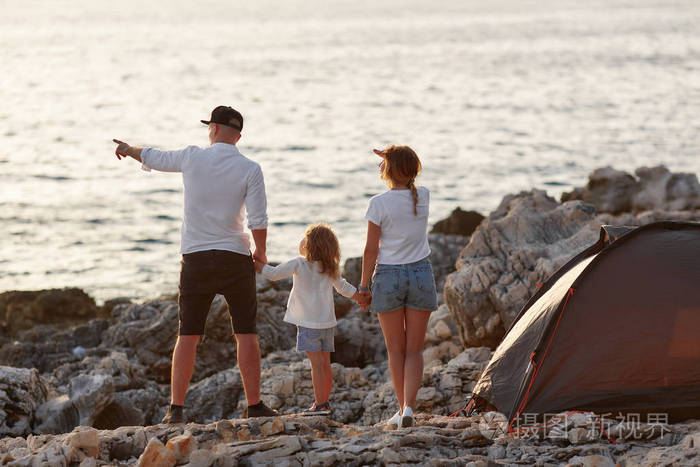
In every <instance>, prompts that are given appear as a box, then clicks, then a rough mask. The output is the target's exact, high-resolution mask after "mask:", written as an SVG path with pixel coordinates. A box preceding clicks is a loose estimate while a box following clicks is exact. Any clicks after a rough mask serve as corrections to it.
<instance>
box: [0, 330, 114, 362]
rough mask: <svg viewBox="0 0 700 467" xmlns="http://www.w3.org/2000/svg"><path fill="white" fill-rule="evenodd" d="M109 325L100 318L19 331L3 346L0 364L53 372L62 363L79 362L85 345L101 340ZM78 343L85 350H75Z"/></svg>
mask: <svg viewBox="0 0 700 467" xmlns="http://www.w3.org/2000/svg"><path fill="white" fill-rule="evenodd" d="M108 326H109V323H108V321H107V320H105V319H102V318H97V319H92V320H90V321H88V322H87V323H80V324H77V325H75V326H74V327H72V328H68V329H62V328H57V327H56V326H55V325H37V326H34V327H32V328H29V329H27V330H23V331H19V332H18V337H17V338H16V340H12V341H11V342H8V343H5V344H4V345H2V346H1V347H0V364H3V365H8V366H14V367H22V368H36V369H38V370H39V371H40V372H41V373H48V372H51V371H53V370H54V369H56V368H57V367H59V366H61V365H64V364H68V363H74V362H79V361H80V360H81V359H82V358H83V354H82V352H85V349H86V348H93V347H96V346H97V345H99V344H100V334H101V333H102V332H103V331H104V330H105V329H107V327H108ZM76 347H81V348H82V351H81V352H74V350H75V349H76Z"/></svg>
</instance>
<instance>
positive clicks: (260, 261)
mask: <svg viewBox="0 0 700 467" xmlns="http://www.w3.org/2000/svg"><path fill="white" fill-rule="evenodd" d="M253 263H254V264H255V272H262V270H263V266H265V265H266V264H267V255H266V254H265V253H259V252H258V251H257V250H256V251H255V253H253Z"/></svg>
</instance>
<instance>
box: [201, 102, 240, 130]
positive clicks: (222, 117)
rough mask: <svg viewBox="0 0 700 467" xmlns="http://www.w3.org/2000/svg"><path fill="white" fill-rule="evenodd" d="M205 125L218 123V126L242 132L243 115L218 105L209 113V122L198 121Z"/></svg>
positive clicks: (230, 108)
mask: <svg viewBox="0 0 700 467" xmlns="http://www.w3.org/2000/svg"><path fill="white" fill-rule="evenodd" d="M200 121H201V122H202V123H204V124H205V125H209V124H210V123H218V124H219V125H226V126H229V127H231V128H235V129H236V130H238V131H243V115H241V113H240V112H239V111H238V110H236V109H234V108H233V107H229V106H226V105H220V106H218V107H217V108H215V109H214V110H212V111H211V118H210V119H209V120H200Z"/></svg>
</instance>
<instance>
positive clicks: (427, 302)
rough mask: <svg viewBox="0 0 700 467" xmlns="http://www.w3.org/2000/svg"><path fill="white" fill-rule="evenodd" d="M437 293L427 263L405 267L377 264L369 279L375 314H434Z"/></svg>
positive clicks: (410, 264)
mask: <svg viewBox="0 0 700 467" xmlns="http://www.w3.org/2000/svg"><path fill="white" fill-rule="evenodd" d="M437 305H438V304H437V290H436V288H435V278H434V277H433V268H432V267H431V266H430V260H428V259H427V258H426V259H423V260H420V261H417V262H415V263H408V264H377V267H376V268H375V270H374V276H372V303H371V304H370V306H369V308H370V310H371V311H374V312H375V313H386V312H387V311H394V310H397V309H400V308H404V307H405V308H413V309H415V310H427V311H435V310H436V309H437Z"/></svg>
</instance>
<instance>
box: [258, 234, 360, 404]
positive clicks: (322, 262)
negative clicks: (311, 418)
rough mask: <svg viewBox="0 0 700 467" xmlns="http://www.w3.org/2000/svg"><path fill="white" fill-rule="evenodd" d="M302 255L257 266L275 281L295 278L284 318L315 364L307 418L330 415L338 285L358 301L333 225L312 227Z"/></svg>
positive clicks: (339, 290) (302, 243)
mask: <svg viewBox="0 0 700 467" xmlns="http://www.w3.org/2000/svg"><path fill="white" fill-rule="evenodd" d="M299 254H301V257H297V258H294V259H293V260H291V261H288V262H286V263H283V264H280V265H279V266H276V267H272V266H269V265H267V264H265V265H264V266H263V264H262V263H257V262H256V264H255V267H256V270H257V271H258V272H262V274H263V276H265V277H266V278H268V279H270V280H279V279H284V278H285V277H289V276H293V277H294V285H293V286H292V291H291V293H290V294H289V301H288V303H287V312H286V314H285V315H284V320H285V321H286V322H288V323H292V324H296V326H297V350H298V351H305V352H306V355H307V356H308V357H309V360H310V361H311V382H312V383H313V386H314V399H315V402H314V404H313V405H312V406H311V407H310V408H309V409H308V410H307V411H306V412H304V413H305V414H307V415H329V414H330V413H331V407H330V404H329V402H328V398H329V396H330V393H331V387H332V386H333V373H332V372H331V352H335V347H334V344H333V331H334V328H335V325H336V320H335V308H334V305H333V290H332V289H333V287H335V289H336V290H337V291H338V292H339V293H340V294H341V295H344V296H345V297H349V298H353V299H355V300H357V299H358V295H357V290H356V289H355V287H353V286H352V285H351V284H350V283H348V282H347V281H346V280H345V279H343V278H342V277H340V247H339V246H338V239H337V238H336V236H335V233H333V230H332V229H331V228H330V226H328V225H325V224H318V225H312V226H310V227H309V228H307V229H306V234H305V235H304V238H302V240H301V242H300V243H299Z"/></svg>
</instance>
